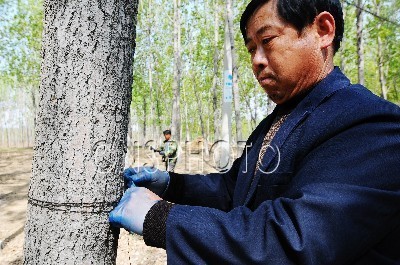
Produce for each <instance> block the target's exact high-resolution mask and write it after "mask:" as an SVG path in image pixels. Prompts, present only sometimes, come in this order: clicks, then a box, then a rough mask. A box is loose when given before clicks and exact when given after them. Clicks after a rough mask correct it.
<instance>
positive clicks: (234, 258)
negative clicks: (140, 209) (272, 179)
mask: <svg viewBox="0 0 400 265" xmlns="http://www.w3.org/2000/svg"><path fill="white" fill-rule="evenodd" d="M378 116H379V115H377V116H376V117H373V120H372V121H371V123H366V122H365V121H362V122H361V121H360V123H361V124H357V123H354V124H353V126H352V127H351V128H348V129H347V130H345V131H343V132H341V133H339V134H337V135H335V136H334V137H331V138H330V139H327V140H326V141H324V142H321V143H319V144H318V145H317V146H315V148H313V149H312V150H310V152H309V153H308V155H307V156H305V157H304V158H302V159H301V160H300V161H299V165H297V168H298V171H297V172H296V173H295V175H294V177H293V180H292V182H291V183H290V184H289V185H288V187H287V189H286V192H285V193H284V194H283V196H282V197H280V198H278V199H275V200H266V201H264V202H263V203H261V204H260V205H259V207H258V208H257V209H255V210H254V211H251V210H249V209H248V208H247V207H244V206H242V207H238V208H235V209H233V210H232V211H230V212H223V211H220V210H217V209H210V208H203V207H196V206H184V205H174V206H172V207H171V208H169V209H168V216H167V218H166V220H167V221H166V246H165V247H166V249H167V254H168V261H169V262H170V263H174V264H187V263H190V264H203V263H207V262H212V263H214V264H353V263H355V262H356V260H357V259H358V258H360V257H361V256H362V255H364V254H365V253H366V251H368V250H369V249H371V248H372V247H373V246H375V245H377V244H378V243H379V242H381V241H382V240H383V239H384V237H385V236H386V235H388V234H389V233H390V232H391V231H393V230H395V228H396V227H397V226H398V225H399V223H400V193H399V190H400V180H399V172H400V168H399V162H398V161H400V136H399V135H400V127H399V123H400V120H399V118H398V117H396V118H395V120H394V121H393V119H392V118H393V117H387V116H386V117H383V116H382V117H380V119H384V121H383V122H381V123H380V126H374V124H375V122H376V121H377V118H379V117H378ZM349 139H351V140H349ZM261 188H262V187H261ZM150 212H152V211H151V210H150ZM150 212H149V214H150ZM154 218H156V219H158V217H154ZM146 219H147V217H146ZM145 225H146V221H145ZM151 231H152V228H151V226H150V227H148V226H145V231H144V239H145V241H146V242H149V240H148V239H149V238H151V236H152V235H151V234H152V232H151Z"/></svg>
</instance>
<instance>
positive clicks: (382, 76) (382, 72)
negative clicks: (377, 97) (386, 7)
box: [374, 0, 388, 100]
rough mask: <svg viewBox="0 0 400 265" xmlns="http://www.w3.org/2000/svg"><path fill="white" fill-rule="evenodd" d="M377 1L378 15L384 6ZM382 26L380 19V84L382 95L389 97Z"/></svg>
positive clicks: (378, 36) (378, 40)
mask: <svg viewBox="0 0 400 265" xmlns="http://www.w3.org/2000/svg"><path fill="white" fill-rule="evenodd" d="M374 2H375V7H376V14H377V15H378V16H380V15H381V7H382V1H380V0H377V1H374ZM381 28H382V24H381V22H380V21H378V25H377V39H376V41H377V43H378V70H379V84H380V86H381V97H382V98H384V99H386V100H387V99H388V89H387V86H386V76H385V65H384V57H383V49H384V45H383V43H382V37H381V35H380V34H381Z"/></svg>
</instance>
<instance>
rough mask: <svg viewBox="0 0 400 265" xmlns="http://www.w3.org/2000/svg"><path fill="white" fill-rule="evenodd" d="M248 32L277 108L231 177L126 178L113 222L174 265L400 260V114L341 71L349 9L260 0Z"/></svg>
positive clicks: (151, 174) (145, 173)
mask: <svg viewBox="0 0 400 265" xmlns="http://www.w3.org/2000/svg"><path fill="white" fill-rule="evenodd" d="M241 29H242V34H243V37H244V40H245V43H246V46H247V49H248V50H249V53H250V55H251V60H252V66H253V71H254V74H255V76H256V78H257V79H258V81H259V83H260V84H261V86H262V87H263V88H264V89H265V91H266V92H267V93H268V95H269V96H270V97H271V98H272V99H273V100H274V101H275V102H276V103H277V107H276V109H275V110H274V112H273V113H272V114H271V115H270V116H268V117H267V118H266V119H265V120H263V121H262V122H261V123H260V125H259V126H258V127H257V128H256V129H255V131H254V132H253V133H252V134H251V135H250V137H249V139H248V141H247V148H246V149H245V151H244V152H243V155H242V157H240V158H239V159H237V160H236V161H235V162H234V163H233V166H232V168H231V169H230V170H229V171H228V172H227V173H225V174H209V175H198V176H190V175H183V174H175V173H170V174H168V173H166V172H163V171H159V170H154V169H153V171H151V169H150V168H141V169H137V170H134V171H133V170H132V169H129V170H127V171H126V172H125V178H126V179H127V180H128V181H129V182H130V184H132V187H131V188H129V189H128V190H127V191H126V192H125V194H124V196H123V198H122V199H121V201H120V203H119V205H118V206H117V207H116V209H114V210H113V211H112V212H111V213H110V221H111V222H112V223H113V224H115V225H117V226H120V227H124V228H126V229H128V230H129V231H133V232H135V233H138V234H142V233H143V237H144V240H145V242H146V244H148V245H151V246H156V247H163V248H166V251H167V256H168V262H169V263H171V264H285V265H287V264H318V265H321V264H324V265H327V264H334V265H338V264H380V265H381V264H400V252H399V251H398V250H399V249H400V163H399V161H400V108H399V107H398V106H396V105H394V104H391V103H389V102H386V101H384V100H382V99H380V98H378V97H376V96H374V95H373V94H372V93H371V92H369V91H368V90H367V89H365V88H364V87H362V86H361V85H352V84H350V82H349V80H348V79H347V78H346V77H345V76H344V75H343V74H342V73H341V71H340V70H339V69H338V68H334V65H333V56H334V53H335V52H336V51H337V49H338V48H339V46H340V41H341V39H342V35H343V18H342V11H341V6H340V2H339V1H338V0H332V1H325V0H316V1H305V0H303V1H302V0H297V1H295V0H293V1H284V0H269V1H268V0H253V1H251V2H250V3H249V5H248V7H247V8H246V11H245V12H244V14H243V15H242V18H241ZM276 150H279V152H277V151H276ZM133 184H136V185H137V186H142V187H147V188H148V189H150V190H151V191H153V192H154V193H153V192H151V191H149V190H148V189H145V188H138V187H133V186H134V185H133ZM159 196H161V197H159ZM161 198H163V199H164V200H162V199H161ZM168 201H169V202H168ZM170 202H173V203H174V204H172V203H170Z"/></svg>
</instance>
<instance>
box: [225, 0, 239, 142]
mask: <svg viewBox="0 0 400 265" xmlns="http://www.w3.org/2000/svg"><path fill="white" fill-rule="evenodd" d="M226 10H227V22H228V31H229V38H230V43H231V56H232V76H233V87H232V89H233V103H234V104H233V106H234V109H235V124H236V141H242V118H241V114H240V94H239V79H238V78H239V77H238V64H237V54H236V49H235V34H234V29H233V1H232V0H227V1H226Z"/></svg>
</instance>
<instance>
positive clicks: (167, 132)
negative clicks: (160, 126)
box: [163, 130, 171, 135]
mask: <svg viewBox="0 0 400 265" xmlns="http://www.w3.org/2000/svg"><path fill="white" fill-rule="evenodd" d="M163 134H164V135H166V134H171V130H165V131H163Z"/></svg>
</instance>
